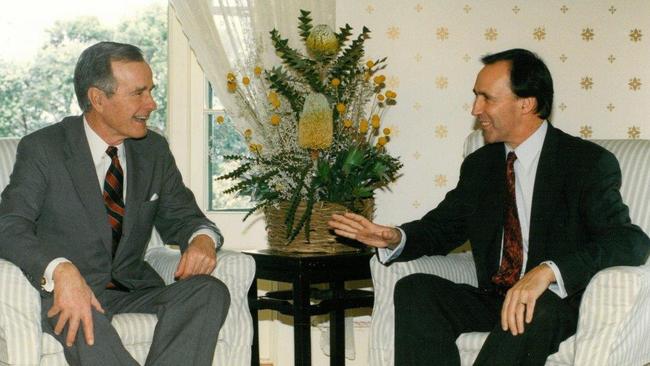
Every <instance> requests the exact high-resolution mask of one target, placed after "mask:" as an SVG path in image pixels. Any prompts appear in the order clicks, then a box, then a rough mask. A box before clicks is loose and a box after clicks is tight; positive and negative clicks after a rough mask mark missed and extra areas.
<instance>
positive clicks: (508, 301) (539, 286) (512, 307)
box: [501, 264, 555, 336]
mask: <svg viewBox="0 0 650 366" xmlns="http://www.w3.org/2000/svg"><path fill="white" fill-rule="evenodd" d="M553 282H555V274H554V273H553V270H552V269H551V267H549V266H548V265H546V264H541V265H539V266H537V267H535V268H533V269H532V270H531V271H530V272H528V273H526V274H525V275H524V277H522V278H521V279H520V280H519V281H517V283H515V284H514V286H512V288H511V289H510V290H508V293H507V294H506V298H505V300H504V301H503V306H502V308H501V328H502V329H503V330H504V331H508V330H509V331H510V333H512V335H513V336H516V335H519V334H523V333H524V321H525V322H526V323H527V324H528V323H530V322H531V321H533V313H534V311H535V303H536V301H537V299H538V298H539V297H540V296H541V295H542V294H543V293H544V291H546V289H548V287H549V285H550V284H551V283H553Z"/></svg>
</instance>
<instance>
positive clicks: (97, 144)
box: [84, 116, 125, 165]
mask: <svg viewBox="0 0 650 366" xmlns="http://www.w3.org/2000/svg"><path fill="white" fill-rule="evenodd" d="M84 131H85V132H86V139H87V140H88V146H89V147H90V154H91V155H92V157H93V162H94V163H95V165H97V163H99V162H100V161H101V160H102V159H104V158H108V155H107V154H106V149H107V148H108V146H109V145H108V144H107V143H106V142H105V141H104V140H102V138H101V137H99V135H98V134H97V133H96V132H95V131H94V130H93V129H92V128H90V125H89V124H88V120H87V119H86V116H84ZM115 147H117V157H118V159H120V161H121V162H124V161H125V154H124V142H121V143H120V144H119V145H116V146H115Z"/></svg>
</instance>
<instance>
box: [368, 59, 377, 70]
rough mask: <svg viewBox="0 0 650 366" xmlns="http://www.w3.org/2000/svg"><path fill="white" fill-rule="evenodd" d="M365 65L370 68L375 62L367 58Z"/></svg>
mask: <svg viewBox="0 0 650 366" xmlns="http://www.w3.org/2000/svg"><path fill="white" fill-rule="evenodd" d="M366 66H368V68H369V69H371V68H372V67H373V66H375V63H374V62H373V61H372V60H368V61H367V62H366Z"/></svg>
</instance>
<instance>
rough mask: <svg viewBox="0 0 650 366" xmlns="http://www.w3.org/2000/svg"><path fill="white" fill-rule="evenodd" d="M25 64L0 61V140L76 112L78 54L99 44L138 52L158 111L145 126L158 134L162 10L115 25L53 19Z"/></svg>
mask: <svg viewBox="0 0 650 366" xmlns="http://www.w3.org/2000/svg"><path fill="white" fill-rule="evenodd" d="M46 33H47V38H46V40H45V41H44V43H43V45H42V46H41V47H40V49H39V50H38V52H37V54H36V56H35V57H34V58H33V59H32V60H29V61H27V62H7V61H3V60H2V59H0V137H2V136H14V137H20V136H24V135H26V134H28V133H30V132H33V131H35V130H38V129H40V128H42V127H44V126H46V125H48V124H52V123H55V122H58V121H60V120H61V119H62V118H63V117H65V116H69V115H74V114H80V111H79V107H78V106H77V100H76V97H75V95H74V86H73V85H72V77H73V73H74V66H75V64H76V62H77V58H78V57H79V55H80V54H81V52H82V51H83V50H84V49H85V48H87V47H88V46H90V45H92V44H94V43H96V42H99V41H108V40H110V41H116V42H125V43H131V44H134V45H136V46H138V47H140V48H141V49H142V51H143V52H144V54H145V58H146V59H147V60H148V62H149V64H150V65H151V68H152V70H153V74H154V83H155V84H156V88H155V89H154V98H155V100H156V102H157V103H158V110H157V111H156V112H154V114H153V115H152V118H151V119H150V120H149V125H150V127H152V128H154V129H157V130H159V131H164V128H165V122H166V120H167V105H166V104H167V103H166V101H167V7H166V6H163V5H159V4H156V5H152V6H150V7H147V8H145V9H143V10H142V11H141V12H139V13H136V14H134V15H133V16H131V17H129V18H125V19H124V20H122V21H121V22H119V23H118V24H117V25H116V26H115V27H108V26H105V25H103V24H102V23H101V22H100V21H99V20H98V19H97V18H95V17H79V18H76V19H72V20H65V21H57V22H56V23H55V24H54V25H53V26H52V27H50V28H49V29H47V30H46Z"/></svg>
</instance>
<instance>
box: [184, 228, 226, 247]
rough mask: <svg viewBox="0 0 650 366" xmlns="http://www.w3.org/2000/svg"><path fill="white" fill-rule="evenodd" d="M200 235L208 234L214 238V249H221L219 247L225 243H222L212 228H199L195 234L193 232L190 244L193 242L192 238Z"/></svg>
mask: <svg viewBox="0 0 650 366" xmlns="http://www.w3.org/2000/svg"><path fill="white" fill-rule="evenodd" d="M199 235H207V236H209V237H210V239H212V243H213V244H214V249H216V250H219V248H221V246H222V245H223V243H221V242H220V241H219V239H218V238H217V235H216V234H215V233H214V231H212V230H210V229H199V230H197V231H195V232H194V234H192V236H191V237H190V240H189V242H188V245H189V244H190V243H191V242H192V240H194V238H196V237H197V236H199Z"/></svg>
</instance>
